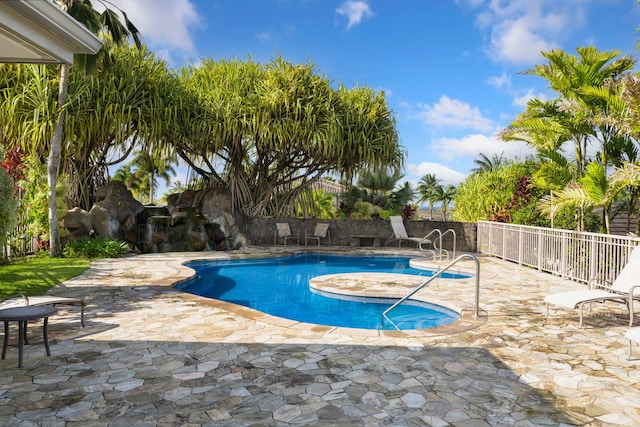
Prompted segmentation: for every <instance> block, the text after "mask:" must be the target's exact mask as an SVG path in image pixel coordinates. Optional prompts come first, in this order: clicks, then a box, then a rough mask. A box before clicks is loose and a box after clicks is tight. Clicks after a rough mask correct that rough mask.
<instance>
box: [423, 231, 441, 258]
mask: <svg viewBox="0 0 640 427" xmlns="http://www.w3.org/2000/svg"><path fill="white" fill-rule="evenodd" d="M436 233H437V234H438V240H440V249H439V248H438V247H437V246H436V242H437V241H438V240H434V241H433V248H434V249H424V248H423V247H422V242H420V243H419V244H418V247H419V248H420V250H421V251H423V252H432V253H433V257H434V258H438V255H436V251H435V249H439V250H440V256H439V258H440V259H442V249H441V248H442V231H440V229H438V228H434V229H433V230H431V231H430V232H429V234H427V235H426V236H424V238H423V239H422V241H425V240H427V239H428V238H429V237H431V235H432V234H436Z"/></svg>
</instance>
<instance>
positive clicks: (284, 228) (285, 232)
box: [273, 222, 300, 246]
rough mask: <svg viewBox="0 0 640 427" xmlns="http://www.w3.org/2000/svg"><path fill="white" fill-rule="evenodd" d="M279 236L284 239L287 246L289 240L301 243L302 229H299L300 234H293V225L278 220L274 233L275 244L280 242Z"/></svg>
mask: <svg viewBox="0 0 640 427" xmlns="http://www.w3.org/2000/svg"><path fill="white" fill-rule="evenodd" d="M278 238H280V239H282V240H283V243H284V245H285V246H287V242H288V241H289V240H295V242H296V244H297V245H299V244H300V230H298V234H293V233H292V232H291V227H289V224H288V223H286V222H278V223H276V231H275V233H274V235H273V245H274V246H275V245H276V244H277V242H278Z"/></svg>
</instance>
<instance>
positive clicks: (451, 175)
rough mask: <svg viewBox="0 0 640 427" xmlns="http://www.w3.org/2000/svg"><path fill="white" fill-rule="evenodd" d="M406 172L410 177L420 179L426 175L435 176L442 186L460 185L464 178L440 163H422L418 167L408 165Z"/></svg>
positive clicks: (463, 175) (459, 173)
mask: <svg viewBox="0 0 640 427" xmlns="http://www.w3.org/2000/svg"><path fill="white" fill-rule="evenodd" d="M407 171H409V173H411V174H412V175H415V176H417V177H420V178H422V177H423V176H425V175H426V174H428V173H432V174H435V176H436V178H438V179H440V180H442V184H445V185H447V184H453V185H458V184H460V183H461V182H462V181H463V180H464V179H465V177H466V175H465V174H464V173H462V172H458V171H456V170H453V169H451V168H449V167H448V166H445V165H443V164H440V163H431V162H422V163H420V164H419V165H414V164H408V165H407Z"/></svg>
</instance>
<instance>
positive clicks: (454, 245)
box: [440, 228, 456, 259]
mask: <svg viewBox="0 0 640 427" xmlns="http://www.w3.org/2000/svg"><path fill="white" fill-rule="evenodd" d="M447 233H451V234H453V251H452V252H453V254H452V255H451V258H455V257H456V231H455V230H454V229H453V228H450V229H448V230H447V231H445V232H444V233H442V235H441V236H440V245H441V246H442V238H443V237H444V236H446V235H447ZM443 250H444V249H443ZM444 251H445V252H447V259H449V252H448V251H446V250H444Z"/></svg>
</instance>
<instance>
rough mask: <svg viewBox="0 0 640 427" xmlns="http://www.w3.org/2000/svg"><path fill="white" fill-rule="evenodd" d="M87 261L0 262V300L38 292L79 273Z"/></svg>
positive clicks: (62, 259)
mask: <svg viewBox="0 0 640 427" xmlns="http://www.w3.org/2000/svg"><path fill="white" fill-rule="evenodd" d="M89 262H90V261H89V260H88V259H81V258H72V259H66V258H48V257H37V258H27V259H20V260H16V261H13V262H11V264H8V265H0V299H2V298H6V297H8V296H11V295H15V294H24V295H28V296H32V295H42V294H44V293H45V292H46V291H47V290H48V289H49V288H51V287H53V286H55V285H57V284H58V283H61V282H64V281H65V280H68V279H70V278H72V277H76V276H78V275H80V274H82V273H83V272H84V271H85V270H86V269H87V268H89Z"/></svg>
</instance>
